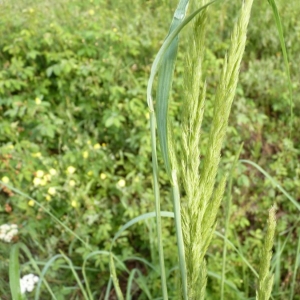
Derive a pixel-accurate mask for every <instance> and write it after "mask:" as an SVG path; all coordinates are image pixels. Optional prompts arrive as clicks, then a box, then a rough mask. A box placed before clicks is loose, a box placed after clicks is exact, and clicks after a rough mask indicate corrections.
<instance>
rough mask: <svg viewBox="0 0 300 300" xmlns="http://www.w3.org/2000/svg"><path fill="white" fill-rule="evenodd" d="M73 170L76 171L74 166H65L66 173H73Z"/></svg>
mask: <svg viewBox="0 0 300 300" xmlns="http://www.w3.org/2000/svg"><path fill="white" fill-rule="evenodd" d="M75 171H76V169H75V168H74V167H72V166H69V167H68V168H67V173H68V174H74V173H75Z"/></svg>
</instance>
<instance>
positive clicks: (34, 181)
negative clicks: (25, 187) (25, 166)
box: [33, 177, 42, 186]
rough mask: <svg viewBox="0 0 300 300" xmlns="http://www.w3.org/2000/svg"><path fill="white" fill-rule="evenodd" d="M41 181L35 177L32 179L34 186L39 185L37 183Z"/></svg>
mask: <svg viewBox="0 0 300 300" xmlns="http://www.w3.org/2000/svg"><path fill="white" fill-rule="evenodd" d="M41 181H42V179H41V178H38V177H35V178H34V179H33V185H34V186H39V185H40V184H41Z"/></svg>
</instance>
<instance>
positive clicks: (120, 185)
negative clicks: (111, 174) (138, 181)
mask: <svg viewBox="0 0 300 300" xmlns="http://www.w3.org/2000/svg"><path fill="white" fill-rule="evenodd" d="M117 185H118V187H120V188H123V187H125V185H126V181H125V180H124V179H120V180H119V181H118V183H117Z"/></svg>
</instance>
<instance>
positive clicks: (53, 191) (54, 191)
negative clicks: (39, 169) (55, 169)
mask: <svg viewBox="0 0 300 300" xmlns="http://www.w3.org/2000/svg"><path fill="white" fill-rule="evenodd" d="M48 194H49V195H52V196H54V195H55V194H56V189H55V187H49V189H48Z"/></svg>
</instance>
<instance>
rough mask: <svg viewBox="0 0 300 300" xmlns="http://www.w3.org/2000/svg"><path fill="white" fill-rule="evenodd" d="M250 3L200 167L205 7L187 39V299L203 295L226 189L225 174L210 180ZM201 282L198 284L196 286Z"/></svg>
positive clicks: (227, 65) (227, 64) (184, 158)
mask: <svg viewBox="0 0 300 300" xmlns="http://www.w3.org/2000/svg"><path fill="white" fill-rule="evenodd" d="M203 2H204V1H203ZM252 2H253V1H252V0H248V1H246V2H245V3H244V4H243V6H242V9H241V13H240V16H239V19H238V22H237V23H236V25H235V27H234V29H233V33H232V38H231V47H230V49H229V53H228V55H227V56H226V57H225V59H224V65H223V70H222V73H221V78H220V82H219V85H218V88H217V91H216V96H215V102H214V115H213V120H212V126H211V129H210V133H209V142H208V146H207V150H206V152H205V158H204V160H203V166H202V168H201V171H200V149H199V144H200V136H201V124H202V120H203V115H204V107H205V96H206V84H205V81H204V80H203V74H202V64H203V59H204V52H205V47H204V43H205V25H206V23H207V11H206V10H204V11H202V12H201V14H199V16H197V18H196V19H195V21H194V24H193V33H192V35H191V38H190V41H189V48H190V49H191V50H190V52H189V53H188V55H187V64H186V66H187V68H186V71H185V74H186V76H185V90H186V93H185V99H184V102H183V116H182V142H181V145H182V147H181V148H182V149H181V152H180V155H181V157H180V159H179V161H180V164H179V166H180V168H181V169H180V175H181V181H182V184H183V189H184V192H185V198H184V201H183V203H182V228H183V236H184V245H185V256H186V265H187V282H188V298H189V299H197V300H199V299H204V292H203V289H202V288H203V286H202V284H205V278H206V275H205V274H206V268H204V266H205V259H204V256H205V253H206V251H207V248H208V246H209V244H210V241H211V239H212V236H213V234H214V230H215V226H216V216H217V212H218V209H219V206H220V204H221V201H222V198H223V195H224V191H225V186H226V176H223V178H222V179H221V181H220V183H219V185H218V186H217V187H216V189H215V182H216V176H217V171H218V166H219V162H220V153H221V148H222V145H223V141H224V137H225V134H226V129H227V124H228V118H229V114H230V110H231V105H232V102H233V98H234V95H235V90H236V86H237V82H238V77H239V68H240V63H241V60H242V56H243V53H244V49H245V44H246V35H247V26H248V22H249V18H250V12H251V7H252ZM201 4H202V5H204V4H205V3H201ZM214 189H215V191H214ZM200 286H201V287H202V288H199V287H200Z"/></svg>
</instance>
